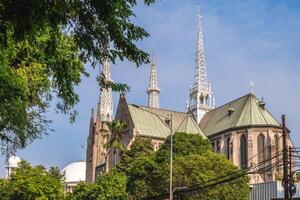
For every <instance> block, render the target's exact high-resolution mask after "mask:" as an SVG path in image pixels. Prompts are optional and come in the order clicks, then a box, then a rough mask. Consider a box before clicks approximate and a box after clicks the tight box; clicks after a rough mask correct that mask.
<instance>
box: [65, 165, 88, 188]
mask: <svg viewBox="0 0 300 200" xmlns="http://www.w3.org/2000/svg"><path fill="white" fill-rule="evenodd" d="M85 169H86V162H83V161H80V162H74V163H71V164H69V165H67V166H66V167H65V168H64V169H63V171H62V173H63V175H64V181H65V183H73V182H80V181H85Z"/></svg>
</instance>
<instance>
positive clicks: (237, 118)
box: [200, 93, 280, 136]
mask: <svg viewBox="0 0 300 200" xmlns="http://www.w3.org/2000/svg"><path fill="white" fill-rule="evenodd" d="M260 103H262V102H260V101H259V100H258V99H257V98H256V97H255V96H254V95H253V94H251V93H250V94H247V95H245V96H242V97H240V98H238V99H236V100H234V101H231V102H229V103H227V104H225V105H223V106H220V107H218V108H216V109H214V110H211V111H210V112H208V113H206V114H205V115H204V117H203V118H202V120H201V122H200V127H201V129H202V130H203V131H204V133H205V135H206V136H211V135H213V134H216V133H219V132H223V131H225V130H228V129H233V128H240V127H259V126H262V127H266V126H267V127H268V126H271V127H280V124H279V123H278V122H277V120H276V119H275V118H274V117H273V116H272V115H271V113H270V112H269V111H268V110H267V109H266V108H264V106H260ZM230 112H231V113H230Z"/></svg>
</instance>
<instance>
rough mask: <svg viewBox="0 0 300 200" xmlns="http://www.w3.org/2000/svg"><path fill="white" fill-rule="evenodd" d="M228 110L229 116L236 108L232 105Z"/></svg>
mask: <svg viewBox="0 0 300 200" xmlns="http://www.w3.org/2000/svg"><path fill="white" fill-rule="evenodd" d="M227 111H228V116H231V115H232V113H233V112H234V108H232V107H230V108H229V109H228V110H227Z"/></svg>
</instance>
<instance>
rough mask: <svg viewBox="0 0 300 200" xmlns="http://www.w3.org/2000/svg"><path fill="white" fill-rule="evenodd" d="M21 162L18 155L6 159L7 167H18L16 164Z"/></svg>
mask: <svg viewBox="0 0 300 200" xmlns="http://www.w3.org/2000/svg"><path fill="white" fill-rule="evenodd" d="M20 162H21V158H19V157H18V156H11V157H10V158H9V159H8V167H9V168H12V167H18V164H19V163H20Z"/></svg>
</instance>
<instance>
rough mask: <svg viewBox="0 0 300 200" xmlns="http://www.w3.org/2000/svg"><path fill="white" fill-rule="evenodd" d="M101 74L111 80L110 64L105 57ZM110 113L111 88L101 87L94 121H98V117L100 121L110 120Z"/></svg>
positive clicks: (111, 111)
mask: <svg viewBox="0 0 300 200" xmlns="http://www.w3.org/2000/svg"><path fill="white" fill-rule="evenodd" d="M102 74H103V75H104V76H105V79H106V80H107V81H112V78H111V72H110V64H109V61H108V60H107V59H105V60H104V61H103V65H102ZM112 114H113V99H112V90H111V88H108V89H105V88H101V89H100V98H99V103H98V110H97V119H96V122H98V121H99V120H100V119H101V121H108V122H110V121H112Z"/></svg>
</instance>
